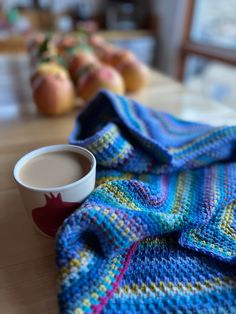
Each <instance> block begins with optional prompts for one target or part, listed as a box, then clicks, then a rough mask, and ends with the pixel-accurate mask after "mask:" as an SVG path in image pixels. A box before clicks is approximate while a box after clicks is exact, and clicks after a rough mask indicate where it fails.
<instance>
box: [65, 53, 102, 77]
mask: <svg viewBox="0 0 236 314" xmlns="http://www.w3.org/2000/svg"><path fill="white" fill-rule="evenodd" d="M98 62H99V61H98V59H97V58H96V56H95V55H94V54H93V53H91V52H89V51H86V50H81V51H79V52H77V53H76V54H74V55H73V56H72V57H71V59H70V61H69V68H68V69H69V73H70V76H71V78H72V79H73V81H76V80H77V78H78V75H79V70H80V69H81V68H84V67H86V66H88V65H90V64H97V63H98Z"/></svg>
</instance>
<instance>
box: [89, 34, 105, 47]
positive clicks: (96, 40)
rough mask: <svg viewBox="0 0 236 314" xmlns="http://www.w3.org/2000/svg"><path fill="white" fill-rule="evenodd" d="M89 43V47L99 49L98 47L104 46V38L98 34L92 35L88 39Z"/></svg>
mask: <svg viewBox="0 0 236 314" xmlns="http://www.w3.org/2000/svg"><path fill="white" fill-rule="evenodd" d="M89 43H90V45H92V46H94V47H99V46H103V45H104V44H106V41H105V38H104V37H103V36H101V35H98V34H92V35H91V36H90V37H89Z"/></svg>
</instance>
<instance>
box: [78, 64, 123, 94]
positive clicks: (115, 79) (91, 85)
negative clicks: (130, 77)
mask: <svg viewBox="0 0 236 314" xmlns="http://www.w3.org/2000/svg"><path fill="white" fill-rule="evenodd" d="M102 88H107V89H109V90H111V91H113V92H115V93H117V94H123V93H124V90H125V86H124V82H123V79H122V77H121V75H120V74H119V73H118V72H117V71H116V70H115V69H114V68H112V67H111V66H108V65H96V66H93V67H91V68H90V69H89V70H88V71H87V72H85V73H84V74H83V75H82V77H81V78H80V79H79V80H78V82H77V84H76V91H77V95H78V96H79V97H81V98H83V99H84V100H88V99H90V98H92V97H94V96H95V95H96V94H97V92H98V91H99V90H100V89H102Z"/></svg>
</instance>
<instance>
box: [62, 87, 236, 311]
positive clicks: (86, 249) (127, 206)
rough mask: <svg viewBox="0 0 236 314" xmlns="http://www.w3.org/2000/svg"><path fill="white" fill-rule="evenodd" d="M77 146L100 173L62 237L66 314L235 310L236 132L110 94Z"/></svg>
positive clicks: (97, 104)
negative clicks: (91, 158)
mask: <svg viewBox="0 0 236 314" xmlns="http://www.w3.org/2000/svg"><path fill="white" fill-rule="evenodd" d="M69 142H70V143H71V144H74V145H79V146H83V147H85V148H87V149H89V150H90V151H91V152H92V153H93V154H94V155H95V157H96V160H97V164H98V168H97V187H96V189H95V190H94V192H93V193H92V194H91V195H90V196H89V197H88V198H87V200H86V201H85V202H84V203H83V204H82V206H81V207H80V208H79V209H78V210H76V211H75V212H74V213H73V214H72V215H71V216H69V217H68V218H67V219H66V220H65V221H64V223H63V225H62V226H61V228H60V230H59V232H58V235H57V246H56V255H57V268H58V300H59V307H60V311H61V313H63V314H84V313H104V314H113V313H114V314H119V313H125V314H126V313H128V314H134V313H151V314H156V313H236V265H235V264H236V223H235V221H236V162H235V159H236V158H235V157H236V156H235V155H236V127H235V126H222V127H212V126H210V125H205V124H200V123H192V122H186V121H182V120H180V119H177V118H175V117H173V116H172V115H170V114H167V113H164V112H159V111H155V110H153V109H148V108H146V107H144V106H142V105H140V104H139V103H137V102H136V101H134V100H131V99H129V98H126V97H122V96H118V95H115V94H113V93H111V92H107V91H101V92H100V93H99V94H98V95H97V96H96V97H95V98H94V99H93V100H92V101H91V102H90V103H89V105H88V106H87V107H86V109H85V110H84V111H83V112H82V113H81V114H80V115H79V117H78V118H77V120H76V125H75V128H74V131H73V132H72V134H71V136H70V139H69Z"/></svg>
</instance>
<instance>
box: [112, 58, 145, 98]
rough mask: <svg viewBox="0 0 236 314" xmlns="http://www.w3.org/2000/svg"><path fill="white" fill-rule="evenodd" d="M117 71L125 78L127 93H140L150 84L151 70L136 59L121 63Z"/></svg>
mask: <svg viewBox="0 0 236 314" xmlns="http://www.w3.org/2000/svg"><path fill="white" fill-rule="evenodd" d="M116 69H117V70H118V71H119V73H120V74H121V76H122V77H123V80H124V82H125V87H126V91H127V92H135V91H138V90H140V89H142V88H143V87H145V86H146V85H147V84H148V81H149V77H150V70H149V68H148V67H147V66H146V65H144V64H143V63H141V62H140V61H139V60H137V59H136V58H135V59H129V58H128V59H126V60H124V61H122V62H120V63H119V64H118V65H117V66H116Z"/></svg>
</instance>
